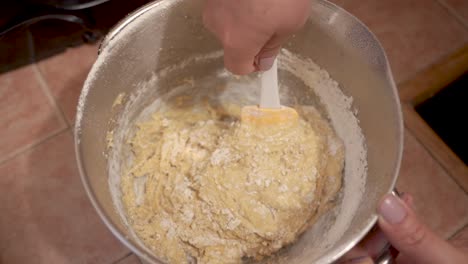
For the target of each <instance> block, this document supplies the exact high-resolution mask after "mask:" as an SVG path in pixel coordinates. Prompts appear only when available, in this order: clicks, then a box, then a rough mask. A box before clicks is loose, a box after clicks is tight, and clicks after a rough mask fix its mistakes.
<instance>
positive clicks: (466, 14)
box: [439, 0, 468, 26]
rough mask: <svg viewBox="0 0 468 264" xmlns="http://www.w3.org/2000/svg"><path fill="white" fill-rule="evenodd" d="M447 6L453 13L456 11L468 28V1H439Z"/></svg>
mask: <svg viewBox="0 0 468 264" xmlns="http://www.w3.org/2000/svg"><path fill="white" fill-rule="evenodd" d="M439 1H441V2H443V3H445V4H447V5H448V6H449V7H450V8H451V11H454V12H455V13H456V14H457V16H458V17H460V18H461V19H462V20H463V23H464V24H465V25H466V26H468V1H466V0H439Z"/></svg>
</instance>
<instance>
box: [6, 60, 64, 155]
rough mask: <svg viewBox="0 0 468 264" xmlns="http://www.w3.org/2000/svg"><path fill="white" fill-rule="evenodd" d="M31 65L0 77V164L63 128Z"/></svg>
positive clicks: (62, 123)
mask: <svg viewBox="0 0 468 264" xmlns="http://www.w3.org/2000/svg"><path fill="white" fill-rule="evenodd" d="M33 67H34V66H27V67H23V68H19V69H17V70H14V71H10V72H7V73H4V74H1V75H0V113H1V114H0V124H1V125H2V129H0V161H2V160H4V159H6V158H8V157H9V156H12V155H14V154H15V153H17V152H19V151H21V150H22V149H25V148H27V147H28V146H31V145H33V144H35V143H37V142H39V141H41V140H43V139H45V138H47V137H49V136H50V135H53V134H55V133H57V132H58V131H60V130H62V129H64V128H65V126H66V124H65V123H64V122H63V121H62V120H61V119H60V116H59V113H58V112H57V111H56V110H55V109H54V107H53V105H52V103H51V102H50V100H49V99H48V98H47V96H46V95H45V93H44V92H43V91H44V90H43V88H41V86H40V84H39V82H38V80H37V72H35V70H34V68H33Z"/></svg>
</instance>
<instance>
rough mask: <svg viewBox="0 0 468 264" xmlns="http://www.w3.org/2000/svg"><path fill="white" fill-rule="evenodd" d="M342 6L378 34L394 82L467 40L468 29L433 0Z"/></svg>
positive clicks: (361, 0)
mask: <svg viewBox="0 0 468 264" xmlns="http://www.w3.org/2000/svg"><path fill="white" fill-rule="evenodd" d="M337 2H339V4H340V3H341V2H343V1H339V0H338V1H337ZM342 6H344V8H345V9H346V10H348V11H349V12H351V13H352V14H354V15H356V16H357V17H358V18H359V19H361V20H362V21H363V22H364V23H365V24H366V25H367V26H369V28H370V29H371V30H372V31H373V32H374V33H375V34H376V35H377V37H378V39H379V40H380V42H381V43H382V45H383V46H384V48H385V50H386V52H387V55H388V57H389V60H390V64H391V66H392V70H393V73H394V75H395V78H396V81H397V82H400V81H404V80H406V79H408V78H410V77H412V75H414V74H415V73H416V72H418V71H420V70H422V69H424V68H425V67H428V66H429V65H430V64H432V63H434V62H435V61H437V60H438V59H441V58H442V57H443V56H446V55H448V54H449V53H450V52H453V51H455V50H456V49H458V48H460V47H462V46H463V45H464V44H466V43H467V41H468V31H467V30H466V29H465V28H464V27H463V26H462V25H461V24H460V23H459V22H458V21H457V20H456V19H455V18H454V17H453V16H452V15H450V14H449V12H448V11H447V10H446V9H445V8H444V7H443V6H441V5H440V4H439V3H437V2H436V1H433V0H431V1H421V0H381V1H375V0H347V1H344V2H343V3H342Z"/></svg>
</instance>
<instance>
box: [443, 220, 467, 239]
mask: <svg viewBox="0 0 468 264" xmlns="http://www.w3.org/2000/svg"><path fill="white" fill-rule="evenodd" d="M465 228H468V222H466V223H465V224H464V225H463V226H462V227H461V228H459V229H457V230H456V231H455V232H453V234H451V235H450V236H449V237H448V239H449V240H450V239H453V238H454V237H455V236H456V235H458V234H459V233H460V232H461V231H462V230H463V229H465Z"/></svg>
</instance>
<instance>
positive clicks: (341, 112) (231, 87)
mask: <svg viewBox="0 0 468 264" xmlns="http://www.w3.org/2000/svg"><path fill="white" fill-rule="evenodd" d="M221 56H222V53H221V52H214V53H210V54H207V55H204V56H198V57H194V58H190V59H187V60H185V61H183V62H181V63H180V64H178V65H175V66H171V67H168V68H166V69H165V70H163V71H161V72H159V73H157V74H155V75H153V77H152V78H151V79H150V80H149V81H147V82H144V83H141V84H140V85H139V86H138V87H139V88H138V89H137V90H136V91H135V92H134V93H133V94H130V95H127V96H125V100H126V102H124V103H123V105H124V109H123V111H122V112H121V114H120V116H119V117H117V122H116V123H117V127H116V128H115V130H114V136H113V140H114V142H113V146H114V147H113V148H112V149H111V150H110V151H109V185H110V189H111V194H112V198H113V201H114V203H115V205H116V208H117V210H118V212H119V214H120V216H121V217H122V219H123V221H124V223H126V221H127V220H126V217H125V213H124V210H123V208H122V204H121V201H120V178H119V177H120V175H121V170H122V166H125V164H128V162H129V160H127V156H126V155H125V154H124V153H125V152H127V151H128V149H126V146H125V145H126V144H125V142H126V139H127V138H129V137H131V135H132V129H133V124H134V122H135V120H136V119H139V120H141V119H145V118H146V117H148V116H149V115H150V114H151V113H153V112H154V111H155V110H157V109H158V108H159V107H161V105H162V104H161V102H162V101H163V100H164V98H161V97H159V98H158V99H157V100H155V101H154V102H153V103H151V104H150V105H149V106H148V107H146V108H145V109H138V107H139V104H140V103H141V102H142V101H145V97H147V93H148V91H149V90H150V89H153V90H154V89H158V88H159V86H158V84H159V82H160V79H162V78H163V77H164V76H167V74H170V73H171V72H173V71H180V70H181V69H183V68H185V67H187V66H189V65H191V64H197V63H199V62H203V61H209V60H219V59H220V57H221ZM99 57H100V59H103V58H105V56H99ZM279 68H280V69H281V70H282V71H285V72H288V73H290V74H291V75H292V76H294V77H295V78H297V79H299V80H301V81H302V82H303V83H304V85H305V86H306V87H308V88H309V89H311V90H312V91H313V94H315V95H316V96H317V97H318V98H319V101H320V103H321V104H322V107H323V109H324V110H325V112H326V116H327V117H328V118H329V119H330V121H331V123H332V126H333V127H334V129H335V131H336V133H337V135H338V136H339V137H340V138H341V139H342V140H343V142H344V144H345V148H346V155H345V156H346V157H345V172H344V188H343V190H342V198H341V203H340V204H339V208H336V209H335V210H334V212H335V213H336V214H335V215H334V216H332V217H331V218H328V217H327V219H328V220H329V219H333V220H334V221H333V223H330V222H327V223H324V225H325V226H326V229H327V230H326V231H324V229H325V228H322V226H320V227H317V228H316V229H322V230H321V231H319V232H320V235H319V236H316V237H314V238H313V239H314V240H317V239H319V240H320V242H317V241H316V243H315V244H314V246H315V245H316V244H318V245H319V246H317V248H314V250H316V253H317V254H319V252H323V250H325V249H327V248H329V247H330V246H332V245H333V244H334V243H335V242H336V241H337V240H338V239H339V238H340V237H341V236H342V234H343V233H344V232H345V231H346V230H347V227H348V226H349V224H350V222H351V220H352V219H353V216H354V213H355V211H356V209H357V208H358V206H359V204H360V202H361V198H362V194H363V192H364V188H365V180H366V177H367V151H366V147H365V139H364V136H363V134H362V131H361V128H360V127H359V121H358V119H357V118H356V116H355V114H354V112H355V110H353V109H352V102H353V100H352V98H351V97H348V96H346V95H345V94H344V93H343V92H342V91H341V89H340V88H339V85H338V83H337V82H335V81H334V80H332V79H331V78H330V76H329V74H328V73H327V72H326V71H325V70H322V69H320V68H319V66H317V65H316V64H315V63H313V62H312V61H311V60H304V59H302V58H299V57H297V56H296V55H294V54H292V53H290V52H289V51H287V50H283V51H282V54H281V56H280V58H279ZM223 78H224V79H225V80H227V83H225V91H224V92H223V93H222V94H221V95H220V97H219V99H220V100H228V101H229V100H231V99H233V98H234V99H235V98H237V99H238V98H241V100H242V101H243V102H255V101H256V98H257V95H258V93H257V90H256V88H257V84H255V83H252V82H251V79H249V78H246V77H241V78H234V77H233V76H231V75H230V74H228V73H227V72H226V71H224V70H221V71H218V72H216V74H215V78H213V76H211V79H223ZM90 79H92V77H90V78H88V81H90ZM249 81H250V83H249ZM195 82H202V83H203V84H204V85H205V86H207V87H208V86H209V85H210V82H211V80H210V78H203V79H200V80H196V79H192V78H188V79H186V81H185V82H183V84H182V85H180V86H179V87H176V88H174V89H171V92H170V94H171V95H174V94H179V93H183V92H184V91H187V90H188V89H190V88H192V87H193V86H194V83H195ZM213 82H216V81H213ZM205 83H206V84H205ZM85 87H88V85H85ZM281 89H282V91H281V96H282V97H286V96H287V94H288V88H287V87H282V88H281ZM86 95H87V91H83V92H82V94H81V96H82V97H86ZM82 99H83V98H82ZM237 99H236V100H237ZM282 100H283V99H282ZM84 101H85V100H80V102H84ZM286 101H287V100H286ZM78 109H79V110H78V114H77V123H78V124H79V123H80V119H81V118H82V113H81V109H82V106H79V107H78ZM136 109H138V110H136ZM219 151H220V153H219V159H215V160H212V162H214V163H222V161H223V158H225V156H226V153H223V151H222V150H219ZM330 151H331V152H333V151H334V150H333V149H330ZM187 217H189V215H188V216H187ZM322 222H326V220H324V221H322ZM235 224H236V223H235V222H233V223H232V225H233V226H234V225H235ZM127 226H128V225H127ZM313 232H315V230H314V231H313ZM131 233H132V235H133V237H136V236H135V235H134V234H133V232H131ZM305 236H307V234H306V235H305ZM292 250H294V249H292ZM301 251H302V250H301ZM291 255H292V254H291ZM312 256H315V255H312ZM292 258H294V257H291V256H288V260H291V261H292Z"/></svg>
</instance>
